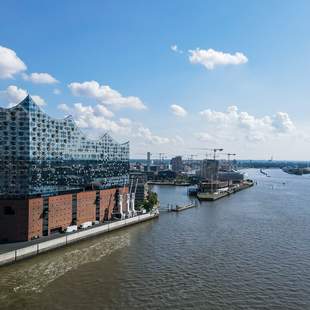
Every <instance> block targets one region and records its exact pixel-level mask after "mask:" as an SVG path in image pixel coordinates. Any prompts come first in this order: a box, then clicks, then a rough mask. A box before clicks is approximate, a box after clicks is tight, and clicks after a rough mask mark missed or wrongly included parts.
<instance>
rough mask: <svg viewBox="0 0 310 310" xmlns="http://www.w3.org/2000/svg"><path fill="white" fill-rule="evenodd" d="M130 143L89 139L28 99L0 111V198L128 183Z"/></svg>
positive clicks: (107, 138) (68, 121) (70, 122)
mask: <svg viewBox="0 0 310 310" xmlns="http://www.w3.org/2000/svg"><path fill="white" fill-rule="evenodd" d="M128 173H129V142H126V143H123V144H119V143H117V142H116V141H115V140H114V139H113V138H111V136H110V135H108V134H105V135H103V136H102V137H101V138H100V139H98V140H90V139H88V138H87V137H86V136H85V135H84V134H83V133H82V132H81V131H80V129H79V128H78V127H77V126H76V124H75V123H74V121H73V119H72V117H67V118H65V119H62V120H57V119H54V118H51V117H49V116H48V115H47V114H46V113H44V112H43V111H42V110H41V109H40V108H39V107H38V106H37V105H36V104H35V103H34V102H33V100H32V99H31V97H30V96H28V97H26V98H25V99H24V100H23V101H22V102H21V103H19V104H18V105H16V106H14V107H13V108H10V109H5V108H0V195H1V196H2V197H4V196H6V197H7V196H14V197H20V196H33V195H40V194H43V195H50V194H57V193H61V192H67V191H74V190H82V189H85V188H89V187H92V186H96V188H110V187H115V186H123V185H124V184H127V183H128Z"/></svg>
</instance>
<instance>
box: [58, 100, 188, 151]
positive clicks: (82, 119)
mask: <svg viewBox="0 0 310 310" xmlns="http://www.w3.org/2000/svg"><path fill="white" fill-rule="evenodd" d="M101 107H102V106H100V105H97V106H95V107H92V106H90V105H84V104H83V103H75V104H73V106H72V107H70V106H68V105H66V104H64V103H62V104H60V105H58V108H59V109H60V110H61V111H63V112H64V113H66V114H71V115H72V116H73V119H74V120H75V122H76V123H77V125H78V126H79V127H80V128H83V129H84V130H86V132H87V133H88V134H89V135H90V136H93V137H98V136H100V135H101V134H103V133H105V132H107V131H111V132H112V133H113V134H114V135H117V136H119V137H122V138H124V139H126V140H127V139H129V140H133V141H135V142H136V143H143V144H144V145H159V144H168V143H175V144H177V143H181V142H182V141H181V140H182V138H181V137H175V138H172V139H169V138H167V137H162V136H158V135H156V134H154V133H152V131H151V130H150V129H149V128H147V127H145V126H143V125H142V124H140V123H137V122H133V121H132V120H130V119H128V118H120V119H119V120H114V119H108V118H111V117H112V115H109V113H108V115H104V114H106V112H105V111H104V113H102V112H103V111H102V110H101Z"/></svg>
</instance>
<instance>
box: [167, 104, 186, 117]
mask: <svg viewBox="0 0 310 310" xmlns="http://www.w3.org/2000/svg"><path fill="white" fill-rule="evenodd" d="M170 109H171V111H172V113H173V114H174V115H176V116H178V117H185V116H186V115H187V111H186V110H185V109H184V108H183V107H181V106H180V105H177V104H172V105H171V106H170Z"/></svg>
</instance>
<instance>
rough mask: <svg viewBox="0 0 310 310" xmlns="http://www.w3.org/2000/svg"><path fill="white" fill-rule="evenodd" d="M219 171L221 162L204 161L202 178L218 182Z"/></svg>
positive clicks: (201, 170) (201, 171) (201, 172)
mask: <svg viewBox="0 0 310 310" xmlns="http://www.w3.org/2000/svg"><path fill="white" fill-rule="evenodd" d="M218 170H219V161H218V160H214V159H204V160H203V161H202V164H201V169H200V176H201V178H202V179H205V180H216V179H217V176H218Z"/></svg>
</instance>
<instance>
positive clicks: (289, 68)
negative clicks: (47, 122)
mask: <svg viewBox="0 0 310 310" xmlns="http://www.w3.org/2000/svg"><path fill="white" fill-rule="evenodd" d="M0 11H1V13H2V14H1V20H0V105H1V106H2V107H10V106H14V105H15V104H17V103H18V102H19V101H21V100H22V99H23V98H24V97H25V96H26V95H27V93H29V94H30V95H31V96H32V97H33V99H34V100H35V101H36V102H37V104H39V105H40V106H41V107H42V108H43V110H44V111H45V112H47V113H48V114H49V115H51V116H53V117H56V118H63V117H65V116H67V115H68V114H71V115H73V117H74V119H75V120H76V122H77V124H78V125H79V126H80V127H81V128H82V129H83V130H84V131H85V132H86V133H87V134H88V135H90V136H91V137H93V138H96V137H98V136H100V135H101V134H103V133H105V132H109V133H110V134H111V135H112V136H113V137H115V139H117V140H118V141H119V142H125V141H127V140H129V141H130V149H131V157H132V158H142V157H145V156H146V152H147V151H150V152H151V153H152V154H154V155H153V156H154V157H155V158H156V157H157V158H158V153H160V152H161V153H162V152H163V153H166V156H168V157H172V156H175V155H183V156H184V157H185V158H186V157H187V156H189V155H190V154H199V155H200V157H201V156H202V155H203V154H204V153H205V151H204V150H199V149H198V148H213V147H222V148H224V153H225V152H231V153H236V154H237V157H236V158H237V159H270V158H271V157H273V158H274V159H275V160H286V159H287V160H310V120H309V115H310V87H309V83H310V79H309V76H310V61H309V59H310V58H309V55H310V40H309V33H308V32H309V29H310V19H309V16H310V2H309V1H306V0H304V1H302V0H300V1H296V2H289V1H267V0H263V1H241V0H239V1H237V0H236V1H228V0H227V1H205V0H196V1H181V0H180V1H176V0H175V1H155V2H148V3H147V2H146V1H87V2H86V1H65V2H61V1H54V2H53V3H52V2H49V3H48V2H37V1H31V0H30V1H14V0H13V1H2V2H1V3H0ZM223 157H224V156H223Z"/></svg>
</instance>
